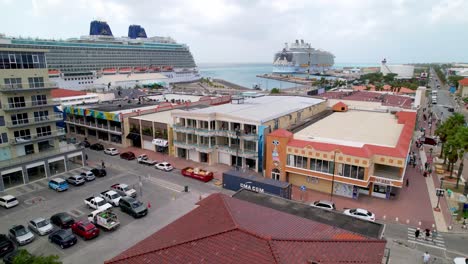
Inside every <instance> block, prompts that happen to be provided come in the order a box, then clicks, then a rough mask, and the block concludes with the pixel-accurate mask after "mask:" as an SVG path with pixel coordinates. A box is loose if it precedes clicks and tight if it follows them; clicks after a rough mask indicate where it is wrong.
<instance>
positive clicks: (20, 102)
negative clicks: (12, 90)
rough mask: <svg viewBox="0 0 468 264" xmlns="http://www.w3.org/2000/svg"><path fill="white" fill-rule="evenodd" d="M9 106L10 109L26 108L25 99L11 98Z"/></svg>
mask: <svg viewBox="0 0 468 264" xmlns="http://www.w3.org/2000/svg"><path fill="white" fill-rule="evenodd" d="M8 106H9V108H20V107H25V106H26V102H25V101H24V97H23V96H21V97H9V98H8Z"/></svg>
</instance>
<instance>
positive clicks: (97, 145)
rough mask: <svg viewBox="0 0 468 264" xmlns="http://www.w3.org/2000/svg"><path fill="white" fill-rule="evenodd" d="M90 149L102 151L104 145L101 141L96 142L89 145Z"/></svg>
mask: <svg viewBox="0 0 468 264" xmlns="http://www.w3.org/2000/svg"><path fill="white" fill-rule="evenodd" d="M89 149H92V150H98V151H101V150H104V146H103V145H102V144H100V143H94V144H92V145H91V146H89Z"/></svg>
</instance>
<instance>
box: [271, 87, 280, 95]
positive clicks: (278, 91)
mask: <svg viewBox="0 0 468 264" xmlns="http://www.w3.org/2000/svg"><path fill="white" fill-rule="evenodd" d="M280 92H281V91H280V89H278V88H273V89H271V91H270V93H271V94H279V93H280Z"/></svg>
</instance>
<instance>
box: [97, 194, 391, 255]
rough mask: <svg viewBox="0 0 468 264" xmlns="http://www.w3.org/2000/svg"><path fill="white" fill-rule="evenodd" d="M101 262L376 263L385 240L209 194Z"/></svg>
mask: <svg viewBox="0 0 468 264" xmlns="http://www.w3.org/2000/svg"><path fill="white" fill-rule="evenodd" d="M198 204H199V205H200V206H199V207H197V208H196V209H194V210H192V211H191V212H189V213H188V214H186V215H184V216H182V217H181V218H179V219H177V220H175V221H174V222H172V223H171V224H169V225H167V226H166V227H164V228H162V229H161V230H160V231H158V232H156V233H154V234H153V235H151V236H149V237H148V238H146V239H144V240H143V241H140V242H139V243H137V244H136V245H134V246H133V247H131V248H129V249H127V250H126V251H124V252H122V253H121V254H120V255H118V256H116V257H114V258H113V259H111V260H109V261H106V263H126V264H132V263H216V264H217V263H242V264H244V263H252V261H253V260H254V262H255V263H257V264H262V263H308V261H310V260H316V261H320V262H319V263H321V264H326V263H380V262H381V261H382V257H383V253H384V249H385V244H386V241H385V240H378V239H373V238H368V237H365V236H362V235H359V234H356V233H352V232H350V231H346V230H343V229H340V228H336V227H332V226H329V225H325V224H321V223H318V222H314V221H311V220H308V219H306V218H302V217H298V216H295V215H291V214H287V213H284V212H280V211H276V210H274V209H270V208H267V207H263V206H260V205H256V204H252V203H249V202H246V201H242V200H238V199H235V198H232V197H229V196H227V195H224V194H220V193H217V194H212V195H210V196H209V197H207V198H206V199H204V200H202V201H201V202H199V203H198Z"/></svg>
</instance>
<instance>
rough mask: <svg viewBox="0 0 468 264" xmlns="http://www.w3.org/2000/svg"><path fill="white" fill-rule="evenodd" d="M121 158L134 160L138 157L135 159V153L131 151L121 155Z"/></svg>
mask: <svg viewBox="0 0 468 264" xmlns="http://www.w3.org/2000/svg"><path fill="white" fill-rule="evenodd" d="M120 158H121V159H126V160H134V159H135V158H136V157H135V153H133V152H131V151H127V152H124V153H122V154H120Z"/></svg>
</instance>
